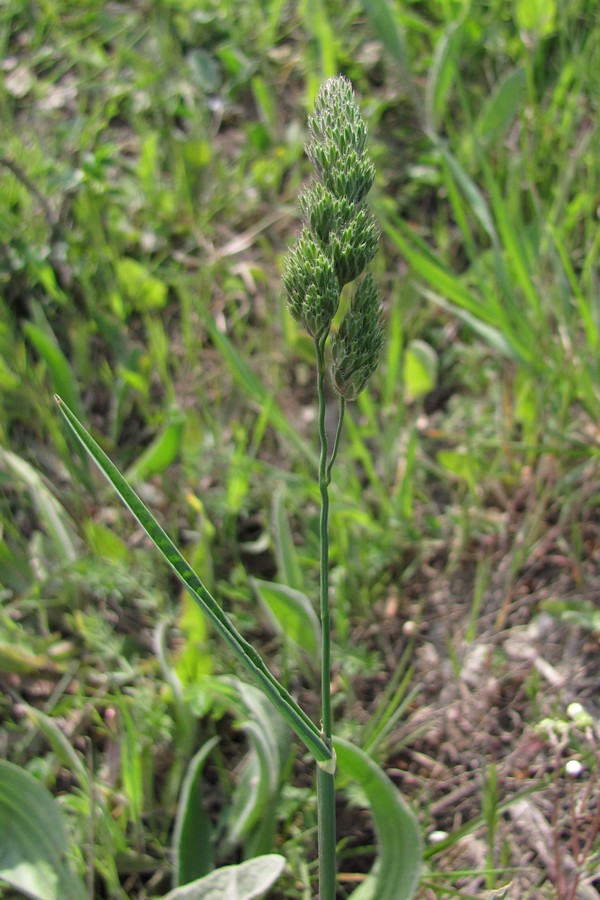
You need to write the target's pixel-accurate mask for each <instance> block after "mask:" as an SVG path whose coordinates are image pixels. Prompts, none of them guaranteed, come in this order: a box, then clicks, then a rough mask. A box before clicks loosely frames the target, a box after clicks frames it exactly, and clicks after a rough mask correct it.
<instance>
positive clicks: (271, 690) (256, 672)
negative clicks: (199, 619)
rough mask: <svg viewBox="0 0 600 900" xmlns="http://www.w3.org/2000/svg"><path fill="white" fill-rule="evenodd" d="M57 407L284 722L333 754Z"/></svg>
mask: <svg viewBox="0 0 600 900" xmlns="http://www.w3.org/2000/svg"><path fill="white" fill-rule="evenodd" d="M56 402H57V403H58V406H59V409H60V411H61V413H62V415H63V416H64V418H65V420H66V422H67V424H68V425H69V427H70V428H71V429H72V430H73V432H74V434H75V435H76V437H77V438H78V440H79V441H80V442H81V444H82V445H83V447H84V448H85V450H86V451H87V453H89V455H90V457H91V458H92V460H93V461H94V462H95V463H96V465H97V466H98V468H99V469H100V471H101V472H102V474H103V475H104V476H105V478H106V479H107V480H108V481H109V482H110V484H111V485H112V486H113V488H114V489H115V491H116V492H117V494H118V495H119V496H120V498H121V500H122V501H123V503H124V504H125V506H127V508H128V509H129V510H130V512H131V513H132V514H133V516H134V517H135V518H136V519H137V521H138V522H139V524H140V525H141V526H142V528H143V529H144V531H145V532H146V534H147V535H148V537H149V538H150V540H151V541H152V543H153V544H154V546H155V547H156V548H157V550H158V551H159V552H160V553H161V554H162V556H163V558H164V559H165V561H166V562H167V563H168V564H169V566H170V567H171V568H172V569H173V571H174V572H175V574H176V575H177V577H178V578H179V579H180V581H181V582H182V583H183V584H184V586H185V587H186V588H187V590H188V591H189V592H190V594H191V595H192V597H193V598H194V600H195V601H196V603H197V604H198V606H199V607H200V608H201V609H202V611H203V612H204V613H205V615H206V616H207V617H208V619H209V620H210V621H211V622H212V624H213V625H214V627H215V629H216V630H217V632H218V633H219V634H220V635H221V637H222V638H223V639H224V640H225V641H226V642H227V643H228V644H229V646H230V647H231V649H232V650H233V652H234V653H235V655H236V656H237V658H238V659H239V661H240V662H241V663H242V665H243V666H244V668H245V669H246V671H247V672H248V673H249V674H250V675H251V677H252V679H253V680H254V681H255V682H256V683H257V684H258V686H259V687H260V688H262V690H263V691H264V692H265V693H266V694H267V696H268V697H269V698H270V700H271V702H272V703H273V704H274V705H275V706H276V707H277V709H278V710H279V712H280V713H281V715H282V716H283V718H284V719H285V720H286V722H287V723H288V725H290V727H291V728H292V729H293V730H294V731H295V732H296V734H297V735H298V737H299V738H300V739H301V740H302V741H304V743H305V744H306V746H307V747H308V749H309V750H310V751H311V753H312V754H313V755H314V757H315V759H316V760H318V761H319V762H326V761H327V760H330V759H331V757H332V754H331V751H330V750H329V749H328V747H327V746H326V744H325V742H324V741H323V740H322V739H321V737H320V734H319V730H318V728H317V726H316V725H315V723H314V722H313V721H312V720H311V719H310V718H309V717H308V715H307V714H306V713H305V712H304V710H303V709H302V708H301V707H300V706H298V704H297V703H296V701H295V700H294V699H293V698H292V697H291V696H290V694H289V693H288V692H287V691H286V689H285V688H284V687H283V685H282V684H280V683H279V682H278V681H277V679H276V678H275V676H274V675H273V674H272V673H271V672H270V671H269V669H268V668H267V666H266V665H265V663H264V661H263V659H262V657H261V656H260V655H259V654H258V653H257V652H256V650H255V649H254V648H253V647H252V645H251V644H249V643H248V641H246V640H245V639H244V638H243V637H242V636H241V634H239V632H238V631H237V630H236V629H235V627H234V625H233V623H232V622H231V620H230V619H229V617H228V616H227V615H226V613H225V612H224V611H223V610H222V609H221V607H220V606H219V604H218V603H217V601H216V600H215V598H214V597H213V596H212V594H211V593H210V592H209V591H208V590H207V588H206V587H205V586H204V585H203V584H202V582H201V581H200V579H199V578H198V576H197V575H196V573H195V572H194V571H193V570H192V568H191V567H190V566H189V565H188V563H187V562H186V560H185V559H184V557H183V556H182V555H181V553H180V552H179V550H178V549H177V547H176V546H175V544H174V543H173V541H172V540H171V538H170V537H169V536H168V535H167V533H166V532H165V531H164V530H163V528H162V527H161V526H160V525H159V524H158V522H157V521H156V519H155V518H154V516H153V515H152V513H151V512H150V510H149V509H148V508H147V506H145V504H144V503H143V502H142V501H141V500H140V498H139V497H138V495H137V494H136V493H135V491H134V490H133V488H132V487H131V486H130V485H129V484H128V483H127V481H126V480H125V479H124V478H123V476H122V475H121V473H120V472H119V470H118V469H117V467H116V466H115V465H114V464H113V463H112V462H111V461H110V459H109V458H108V456H107V455H106V453H104V451H103V450H102V449H101V447H99V446H98V444H97V443H96V441H95V440H94V439H93V438H92V436H91V435H90V434H89V432H88V431H87V430H86V429H85V427H84V426H83V425H82V424H81V422H80V421H79V419H78V418H77V416H75V414H74V413H73V412H72V411H71V410H70V409H69V407H68V406H67V405H66V404H65V403H64V401H63V400H61V398H60V397H58V396H57V397H56Z"/></svg>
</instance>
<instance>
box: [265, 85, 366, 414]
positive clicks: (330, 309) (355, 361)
mask: <svg viewBox="0 0 600 900" xmlns="http://www.w3.org/2000/svg"><path fill="white" fill-rule="evenodd" d="M309 129H310V138H309V141H308V143H307V145H306V152H307V155H308V158H309V159H310V161H311V162H312V164H313V167H314V169H315V177H314V178H313V180H312V181H311V183H310V185H309V187H308V188H307V189H306V190H305V191H304V192H303V193H302V194H301V195H300V201H299V202H300V209H301V211H302V216H303V219H304V228H303V230H302V233H301V235H300V237H299V238H298V241H297V242H296V244H295V245H294V247H293V248H292V249H291V250H290V251H289V253H288V255H287V257H286V259H285V262H284V273H283V280H284V283H285V287H286V290H287V295H288V304H289V308H290V312H291V313H292V315H293V316H294V318H295V319H296V321H298V322H299V323H300V324H301V325H302V326H303V327H304V328H305V329H306V330H307V331H308V333H309V334H310V335H312V336H313V337H314V338H320V337H323V336H324V335H325V336H326V335H327V333H328V332H329V329H330V327H331V323H332V320H333V317H334V316H335V313H336V311H337V308H338V305H339V299H340V291H341V289H342V287H343V286H344V285H345V284H348V283H349V282H351V281H354V280H355V279H356V278H358V276H359V275H361V274H362V273H363V272H364V270H365V269H366V267H367V266H368V264H369V263H370V262H371V260H372V259H373V257H374V256H375V254H376V252H377V247H378V243H379V231H378V228H377V225H376V224H375V220H374V218H373V216H372V214H371V213H370V211H369V209H368V207H367V205H366V202H365V197H366V195H367V193H368V191H369V190H370V188H371V185H372V184H373V179H374V175H375V170H374V167H373V161H372V160H371V157H370V155H369V152H368V149H367V129H366V126H365V123H364V121H363V118H362V116H361V113H360V109H359V107H358V104H357V102H356V100H355V98H354V93H353V90H352V85H351V84H350V82H349V81H348V79H346V78H330V79H329V80H328V81H326V82H325V83H324V84H323V85H321V88H320V89H319V93H318V96H317V99H316V101H315V109H314V112H313V114H312V115H311V116H310V117H309ZM373 298H375V299H374V300H373ZM369 316H370V317H371V318H372V320H373V321H372V323H371V325H370V326H369V328H370V330H369V328H367V326H366V325H365V324H364V321H363V320H365V319H366V318H368V317H369ZM380 331H381V329H380V326H379V295H378V294H377V289H376V288H375V284H374V282H373V280H372V279H371V278H370V277H368V278H367V279H365V281H364V282H363V284H362V285H361V286H360V287H359V289H358V290H357V292H356V294H355V298H354V300H353V301H352V307H351V310H350V312H349V313H348V316H346V319H345V320H344V323H343V324H342V327H341V329H340V332H339V334H338V336H337V338H336V345H337V347H338V350H337V354H338V362H337V364H335V363H334V372H336V373H337V375H336V376H334V377H336V379H337V381H338V383H339V384H338V389H339V390H340V393H342V394H343V396H349V395H350V394H354V396H356V394H357V393H359V391H360V390H362V388H363V387H364V385H365V384H366V381H367V380H368V378H369V377H370V375H371V374H372V371H373V370H374V368H375V366H376V365H377V362H376V358H377V356H378V353H379V347H380V345H381V339H380ZM378 335H379V337H378ZM365 336H366V337H365ZM365 340H368V346H364V347H362V343H363V342H364V341H365ZM350 345H352V347H351V346H350ZM371 357H374V358H375V362H374V363H373V364H372V367H371V368H369V363H368V360H369V359H371ZM365 373H368V374H365ZM359 385H362V386H359ZM344 391H345V392H346V393H344Z"/></svg>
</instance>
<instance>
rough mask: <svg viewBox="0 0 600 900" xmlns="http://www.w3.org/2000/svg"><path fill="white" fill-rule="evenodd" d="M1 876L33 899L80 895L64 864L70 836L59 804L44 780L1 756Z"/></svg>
mask: <svg viewBox="0 0 600 900" xmlns="http://www.w3.org/2000/svg"><path fill="white" fill-rule="evenodd" d="M0 848H2V850H1V853H0V881H5V882H7V883H8V884H9V885H10V886H11V887H13V888H15V889H16V890H18V891H21V892H22V893H23V894H25V896H26V897H31V898H34V900H56V898H57V897H68V898H69V900H85V898H86V897H87V893H86V890H85V887H84V884H83V881H81V880H80V879H79V878H77V877H76V876H75V875H74V873H73V872H72V871H71V869H70V868H69V866H68V863H67V856H68V853H69V840H68V837H67V831H66V828H65V823H64V819H63V814H62V810H61V808H60V806H59V805H58V803H57V802H56V800H55V799H54V797H53V796H52V794H51V793H50V792H49V791H48V790H46V788H45V787H44V785H43V784H41V783H40V782H39V781H36V779H35V778H34V777H33V776H32V775H30V774H29V772H26V771H25V769H21V768H20V767H19V766H15V765H14V764H13V763H10V762H6V761H0Z"/></svg>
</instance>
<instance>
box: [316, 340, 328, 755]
mask: <svg viewBox="0 0 600 900" xmlns="http://www.w3.org/2000/svg"><path fill="white" fill-rule="evenodd" d="M315 349H316V352H317V395H318V401H319V411H318V429H319V441H320V454H319V492H320V494H321V517H320V521H319V545H320V591H319V597H320V610H321V632H322V637H321V714H322V722H321V727H322V729H323V734H324V736H325V738H331V729H332V718H331V691H330V682H331V634H330V631H331V623H330V618H329V478H328V466H327V457H328V447H327V432H326V430H325V339H324V338H321V339H319V340H316V341H315Z"/></svg>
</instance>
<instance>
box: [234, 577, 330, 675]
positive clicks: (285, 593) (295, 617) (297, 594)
mask: <svg viewBox="0 0 600 900" xmlns="http://www.w3.org/2000/svg"><path fill="white" fill-rule="evenodd" d="M250 583H251V585H252V587H253V588H254V590H255V591H256V593H257V595H258V597H259V599H260V600H261V602H262V604H263V606H264V608H265V609H266V611H267V613H268V614H269V618H270V619H271V621H272V623H273V625H274V627H275V628H276V629H277V631H278V632H279V633H280V634H282V635H284V636H285V637H286V638H287V639H289V640H290V641H293V642H294V643H295V644H297V646H298V647H302V648H303V649H304V650H305V651H306V652H307V653H308V655H309V656H310V657H311V658H312V659H316V658H317V657H318V655H319V647H320V644H321V626H320V624H319V618H318V616H317V614H316V612H315V611H314V609H313V606H312V603H311V602H310V600H309V599H308V597H307V596H306V594H303V593H302V592H301V591H295V590H294V589H293V588H290V587H288V586H287V585H285V584H277V583H276V582H274V581H262V580H261V579H259V578H251V579H250Z"/></svg>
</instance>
